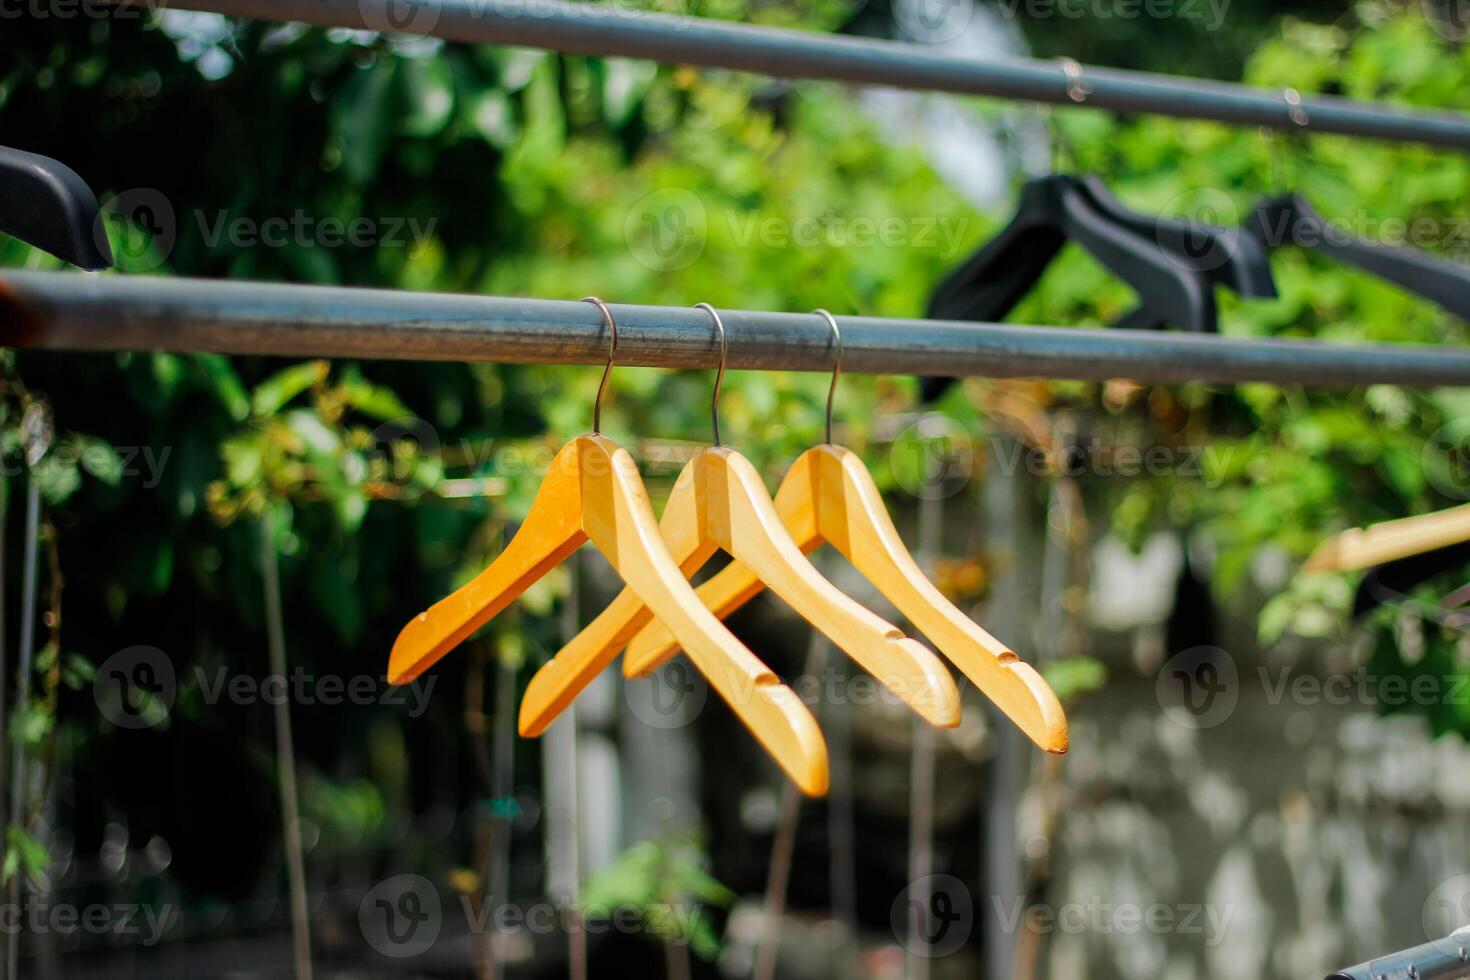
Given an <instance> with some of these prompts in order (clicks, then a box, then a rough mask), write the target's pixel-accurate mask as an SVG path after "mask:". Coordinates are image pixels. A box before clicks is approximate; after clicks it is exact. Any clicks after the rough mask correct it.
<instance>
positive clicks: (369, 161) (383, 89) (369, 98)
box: [332, 58, 398, 184]
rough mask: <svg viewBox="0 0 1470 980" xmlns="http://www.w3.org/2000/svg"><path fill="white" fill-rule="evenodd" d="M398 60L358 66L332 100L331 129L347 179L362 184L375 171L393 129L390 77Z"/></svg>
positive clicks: (395, 70)
mask: <svg viewBox="0 0 1470 980" xmlns="http://www.w3.org/2000/svg"><path fill="white" fill-rule="evenodd" d="M397 66H398V60H397V59H395V58H378V59H377V60H376V61H375V62H374V63H373V64H372V65H371V66H370V67H367V68H361V69H358V70H357V71H356V72H354V73H353V75H352V77H351V78H350V79H349V80H348V82H347V84H346V86H344V88H343V89H342V91H341V92H340V93H339V94H338V96H337V98H336V99H334V100H333V104H334V106H335V111H334V112H333V115H332V132H333V135H334V137H335V138H336V141H337V146H338V149H339V150H340V151H341V154H342V170H343V171H344V173H345V174H346V176H347V179H348V180H350V181H352V182H353V183H356V184H365V183H367V182H368V181H369V180H371V179H372V178H373V177H374V176H375V175H376V174H377V172H378V166H379V164H380V163H381V162H382V159H383V153H384V152H385V151H386V150H387V148H388V141H389V139H390V138H391V136H392V132H393V118H392V106H393V99H392V96H393V78H394V76H395V74H396V73H397Z"/></svg>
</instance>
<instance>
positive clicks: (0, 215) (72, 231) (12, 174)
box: [0, 146, 112, 269]
mask: <svg viewBox="0 0 1470 980" xmlns="http://www.w3.org/2000/svg"><path fill="white" fill-rule="evenodd" d="M0 231H3V232H5V233H6V234H7V235H11V236H13V237H15V238H18V239H20V240H21V241H23V242H25V243H26V244H28V245H34V246H35V247H36V248H39V249H41V250H43V251H46V252H50V253H51V254H52V255H54V256H56V257H57V258H59V259H62V260H63V261H66V262H70V263H71V264H72V265H77V266H81V267H82V268H83V269H106V268H110V267H111V266H112V249H111V247H110V246H109V245H108V244H107V235H106V233H105V231H104V229H103V226H102V221H101V216H100V213H99V208H98V207H97V195H95V194H93V193H92V189H91V188H90V187H88V186H87V184H86V182H85V181H83V180H82V178H81V177H79V176H77V173H76V171H74V170H72V169H71V168H70V167H68V166H66V165H65V164H63V163H60V162H58V161H56V160H53V159H51V158H50V157H43V156H41V155H39V154H36V153H27V152H26V151H24V150H16V149H12V148H10V147H8V146H0Z"/></svg>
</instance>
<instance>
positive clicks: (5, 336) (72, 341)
mask: <svg viewBox="0 0 1470 980" xmlns="http://www.w3.org/2000/svg"><path fill="white" fill-rule="evenodd" d="M611 308H612V311H613V313H614V315H615V317H616V319H617V325H618V353H617V363H618V364H620V365H625V366H643V367H683V368H713V367H716V366H717V365H718V363H719V342H718V338H717V336H716V335H715V333H714V332H713V329H712V328H711V326H710V319H709V316H708V315H707V314H706V313H704V312H703V311H702V310H698V309H694V308H690V307H667V306H625V305H620V304H611ZM720 315H721V318H722V319H723V320H724V324H725V328H726V331H727V335H728V341H729V361H728V363H729V366H730V367H731V368H735V369H741V368H745V369H751V370H792V371H823V372H825V371H830V370H831V369H832V362H833V356H834V351H833V348H832V338H831V334H830V330H829V328H828V326H827V323H826V321H825V320H823V319H822V318H821V317H819V316H816V315H813V314H811V313H761V312H751V311H745V310H721V311H720ZM839 321H840V323H841V325H842V340H843V370H844V371H850V372H859V373H866V374H931V375H953V376H962V375H983V376H989V377H1051V378H1077V379H1083V380H1106V379H1109V378H1131V379H1134V380H1138V381H1150V382H1180V381H1194V380H1197V381H1205V382H1212V383H1220V384H1228V383H1234V382H1241V381H1264V382H1273V383H1277V384H1300V385H1311V386H1317V387H1346V386H1352V385H1363V384H1372V383H1393V384H1401V385H1407V386H1412V387H1420V388H1427V387H1434V386H1439V385H1470V349H1452V348H1443V347H1416V346H1409V345H1395V346H1362V345H1354V346H1348V345H1336V344H1329V343H1322V342H1318V341H1290V340H1258V339H1242V338H1235V337H1221V336H1215V335H1210V336H1202V335H1196V334H1179V333H1155V332H1150V331H1137V330H1118V329H1108V330H1086V329H1074V328H1063V327H1028V326H1009V325H999V324H975V323H957V322H951V321H938V320H900V319H888V318H880V317H851V316H845V317H839ZM609 339H610V338H609V336H608V333H607V330H606V328H605V326H604V324H603V321H602V316H601V314H600V313H599V312H598V311H597V309H596V308H595V307H593V306H592V305H591V304H588V303H580V302H576V301H570V300H542V299H513V298H506V297H497V296H468V295H449V294H442V293H414V292H404V291H394V290H374V289H354V288H343V287H323V286H294V285H281V284H276V283H253V282H219V281H213V280H199V279H166V278H157V277H148V276H114V275H94V274H90V273H81V272H25V271H14V270H0V346H5V347H16V348H32V349H40V350H77V351H86V350H91V351H102V350H170V351H214V352H219V353H228V354H273V355H284V356H292V357H302V356H307V357H360V358H387V359H413V360H431V361H505V362H519V363H545V364H590V365H593V364H605V363H606V361H607V353H608V341H609Z"/></svg>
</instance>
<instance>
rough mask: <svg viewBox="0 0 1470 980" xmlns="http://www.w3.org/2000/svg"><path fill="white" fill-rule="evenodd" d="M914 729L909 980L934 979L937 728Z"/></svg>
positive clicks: (933, 487) (925, 501)
mask: <svg viewBox="0 0 1470 980" xmlns="http://www.w3.org/2000/svg"><path fill="white" fill-rule="evenodd" d="M930 465H931V467H935V468H936V471H935V472H931V473H930V474H929V479H928V480H927V481H926V484H925V485H926V487H927V490H926V492H925V493H924V495H923V496H921V497H920V498H919V554H918V559H919V562H920V564H921V565H923V566H924V568H925V571H926V572H928V573H929V574H931V575H932V574H933V571H934V563H935V561H936V560H937V559H938V558H939V555H940V550H941V548H942V545H943V542H944V497H943V495H942V493H941V492H940V490H939V487H940V484H941V482H942V481H941V474H940V473H939V472H938V471H937V467H939V466H941V465H942V464H941V463H940V462H939V460H938V459H937V458H932V459H931V460H930ZM910 725H912V731H913V749H912V763H911V772H910V775H909V868H908V873H909V892H908V896H909V903H908V906H909V937H908V938H909V941H908V962H907V975H908V978H909V980H929V957H928V956H926V955H924V954H923V953H922V952H921V951H924V950H926V948H927V946H928V942H927V940H926V939H925V926H926V923H925V921H924V919H925V916H926V915H927V914H928V909H929V903H930V901H931V899H932V898H933V896H932V895H931V894H930V888H929V884H930V882H929V876H930V875H932V874H933V873H934V728H933V726H931V725H929V724H927V723H925V722H924V721H922V720H921V719H918V718H915V719H914V720H913V721H911V722H910Z"/></svg>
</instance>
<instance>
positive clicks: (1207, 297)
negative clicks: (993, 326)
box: [923, 174, 1216, 401]
mask: <svg viewBox="0 0 1470 980" xmlns="http://www.w3.org/2000/svg"><path fill="white" fill-rule="evenodd" d="M1120 207H1121V206H1120ZM1068 241H1073V242H1076V243H1077V244H1079V245H1081V246H1082V247H1083V248H1085V249H1087V251H1088V252H1090V253H1092V255H1093V257H1094V258H1096V259H1097V260H1098V261H1100V262H1101V263H1102V264H1103V265H1104V266H1106V267H1107V268H1108V269H1110V270H1112V272H1113V273H1114V274H1116V275H1117V276H1118V277H1119V278H1121V279H1122V280H1123V281H1124V282H1126V283H1128V285H1130V286H1132V287H1133V289H1134V291H1135V292H1137V293H1138V295H1139V296H1140V297H1141V298H1143V301H1144V303H1145V305H1146V307H1147V308H1148V309H1149V310H1151V311H1153V312H1152V313H1151V314H1150V315H1151V316H1155V315H1156V316H1159V317H1162V319H1163V322H1166V323H1173V324H1176V325H1178V326H1181V327H1184V328H1185V329H1188V330H1192V331H1195V332H1200V333H1214V332H1215V328H1216V311H1215V297H1214V294H1213V292H1212V291H1211V288H1210V280H1209V279H1208V278H1207V277H1206V276H1205V275H1204V274H1202V273H1201V272H1198V271H1196V270H1195V269H1193V268H1191V267H1190V266H1189V263H1188V262H1184V261H1180V260H1179V259H1178V258H1177V257H1175V256H1173V255H1172V254H1170V253H1166V252H1165V251H1164V249H1163V248H1162V247H1161V245H1160V242H1159V239H1158V238H1157V237H1147V236H1145V235H1140V234H1139V233H1138V232H1137V231H1135V230H1133V229H1131V228H1128V227H1125V226H1124V225H1121V224H1119V223H1118V222H1116V221H1114V220H1113V219H1112V218H1110V217H1108V216H1107V215H1105V214H1104V213H1103V212H1102V211H1101V210H1100V209H1099V208H1098V207H1097V206H1096V205H1095V204H1094V203H1093V201H1092V199H1091V197H1090V196H1089V194H1088V193H1087V191H1086V190H1085V189H1084V187H1083V185H1082V184H1081V183H1080V182H1079V181H1078V180H1077V178H1075V177H1072V176H1070V175H1068V174H1053V175H1051V176H1047V177H1039V178H1037V179H1035V180H1032V181H1028V182H1027V183H1026V185H1025V186H1023V187H1022V188H1021V200H1020V204H1019V206H1018V207H1017V209H1016V214H1015V217H1013V218H1012V219H1011V223H1010V224H1009V225H1007V226H1006V227H1005V228H1004V229H1003V230H1002V231H1001V232H1000V234H998V235H996V236H995V238H993V239H991V240H990V241H989V242H987V243H986V244H985V246H984V247H983V248H981V249H980V251H978V252H976V253H975V254H974V255H973V256H971V257H970V258H969V259H967V260H966V261H965V262H964V264H962V265H961V266H960V267H959V268H958V269H956V270H955V271H954V272H952V273H950V274H949V275H948V276H947V277H946V278H945V279H944V281H943V282H941V283H940V284H939V286H938V288H937V289H935V291H934V295H933V296H932V297H931V298H930V300H929V309H928V313H927V315H928V316H929V317H930V318H931V319H941V320H982V321H987V322H994V321H998V320H1001V319H1003V318H1004V317H1005V316H1006V314H1008V313H1009V312H1010V311H1011V310H1012V309H1013V308H1014V307H1015V305H1016V304H1017V303H1018V302H1020V301H1021V298H1022V297H1023V296H1025V295H1026V294H1027V293H1028V292H1030V290H1031V288H1032V287H1033V286H1035V284H1036V282H1037V280H1039V279H1040V278H1041V276H1042V273H1044V272H1045V271H1046V268H1047V266H1048V265H1050V264H1051V261H1052V259H1054V258H1055V257H1056V254H1057V253H1058V252H1059V251H1061V248H1062V246H1063V245H1064V244H1066V243H1067V242H1068ZM949 384H950V382H949V380H948V379H943V378H925V379H924V380H923V397H924V400H926V401H928V400H931V399H933V398H935V397H938V395H939V394H940V393H941V392H943V391H944V389H945V388H947V387H948V386H949Z"/></svg>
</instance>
